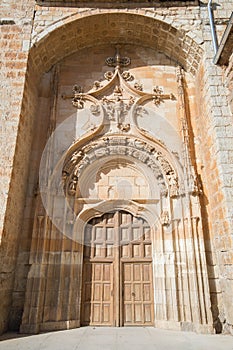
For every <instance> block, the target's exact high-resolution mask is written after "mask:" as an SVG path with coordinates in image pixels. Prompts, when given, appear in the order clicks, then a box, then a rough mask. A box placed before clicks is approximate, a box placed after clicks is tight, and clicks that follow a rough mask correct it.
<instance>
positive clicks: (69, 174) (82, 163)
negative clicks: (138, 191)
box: [62, 136, 179, 197]
mask: <svg viewBox="0 0 233 350" xmlns="http://www.w3.org/2000/svg"><path fill="white" fill-rule="evenodd" d="M117 155H121V156H126V157H129V158H133V159H134V161H139V162H142V163H144V164H145V165H146V166H147V167H148V168H150V169H151V170H152V172H153V173H154V175H155V178H156V179H157V180H159V182H158V184H159V187H160V190H161V193H162V194H163V195H167V194H168V193H169V195H170V196H171V197H175V196H178V194H179V186H178V177H177V174H176V171H175V169H174V168H173V166H172V165H171V164H170V162H169V161H168V160H167V159H166V158H165V156H164V155H163V154H162V152H161V151H158V150H156V149H155V148H154V147H153V146H152V145H150V144H149V143H147V142H145V141H143V140H141V139H138V138H134V137H122V136H118V137H117V136H108V137H102V138H100V139H97V140H96V141H94V142H92V143H90V144H88V145H87V146H84V147H83V148H82V149H81V150H77V151H75V152H74V153H73V154H72V155H71V156H70V157H69V159H68V160H67V161H66V162H65V165H64V167H63V171H62V173H63V181H64V189H65V193H66V194H67V195H75V191H76V186H77V183H78V179H79V178H80V177H81V175H82V172H83V171H84V170H85V169H86V168H87V167H88V166H89V165H90V164H92V163H93V162H95V161H97V160H98V159H100V158H103V157H114V156H117Z"/></svg>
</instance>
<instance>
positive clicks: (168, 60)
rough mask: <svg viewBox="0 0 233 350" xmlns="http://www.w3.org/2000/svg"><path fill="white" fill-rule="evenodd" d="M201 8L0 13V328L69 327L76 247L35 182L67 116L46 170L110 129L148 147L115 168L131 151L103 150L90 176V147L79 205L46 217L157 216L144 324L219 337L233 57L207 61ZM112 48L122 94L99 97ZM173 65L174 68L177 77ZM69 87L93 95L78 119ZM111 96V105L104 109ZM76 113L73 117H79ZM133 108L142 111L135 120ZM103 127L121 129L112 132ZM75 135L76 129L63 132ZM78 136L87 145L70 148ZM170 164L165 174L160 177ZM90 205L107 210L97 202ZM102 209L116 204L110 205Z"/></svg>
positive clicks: (226, 287)
mask: <svg viewBox="0 0 233 350" xmlns="http://www.w3.org/2000/svg"><path fill="white" fill-rule="evenodd" d="M207 2H208V1H207V0H206V1H203V2H202V3H203V4H201V5H200V6H199V2H195V1H194V2H185V4H184V2H179V1H176V2H169V4H168V3H167V4H166V3H165V2H163V3H162V4H161V5H160V4H156V5H155V6H154V5H153V7H152V6H150V4H147V5H146V6H145V7H143V5H142V7H140V4H139V2H138V1H137V4H136V6H134V5H133V4H129V5H126V4H125V3H124V6H123V7H121V6H114V5H113V4H111V2H109V3H107V4H106V5H105V6H103V7H101V5H100V3H98V5H96V3H95V2H93V6H92V8H86V5H85V4H84V2H83V4H82V5H79V6H78V7H76V6H75V2H74V6H66V5H65V4H64V2H63V3H62V2H59V3H56V4H55V6H48V2H45V3H44V4H42V3H40V2H37V3H36V4H35V2H34V1H32V0H28V1H26V2H24V4H23V5H21V4H20V5H19V4H16V3H15V2H14V1H11V0H8V1H5V2H3V3H2V4H1V16H2V18H1V21H0V31H1V34H2V35H1V62H2V68H1V85H2V89H1V90H2V98H1V100H2V104H1V110H0V112H1V115H2V116H3V117H2V121H1V124H0V126H1V142H2V145H1V150H2V152H1V158H0V159H1V209H0V227H1V229H2V233H1V235H0V237H1V246H0V257H1V259H0V261H1V267H0V282H1V300H2V302H1V306H0V332H3V331H5V330H7V329H8V328H10V329H18V328H19V326H20V324H22V328H21V329H22V330H23V331H25V332H38V331H40V330H41V331H43V330H50V329H64V328H67V327H68V326H67V325H68V323H69V327H78V326H79V325H80V300H81V296H80V293H81V281H82V279H81V271H82V248H81V245H80V242H77V241H75V239H74V240H72V239H70V237H64V235H62V234H61V233H60V232H59V230H58V229H57V228H56V225H53V224H52V222H51V220H50V219H49V217H48V216H47V214H46V212H45V210H44V208H43V204H42V203H41V200H40V197H41V195H40V194H39V192H40V188H39V183H38V181H39V167H40V160H41V156H42V153H43V151H44V148H45V145H46V142H47V140H48V137H49V135H51V133H52V131H54V130H55V129H56V128H57V127H58V126H59V125H61V124H62V123H63V122H64V121H65V120H66V119H67V118H71V121H70V122H69V123H68V124H67V125H66V126H65V130H63V131H62V130H61V133H60V134H59V138H58V140H57V144H56V145H55V146H54V147H55V148H54V149H52V148H51V149H49V152H50V153H49V155H50V156H49V157H50V160H49V162H52V160H51V159H53V162H54V164H55V163H56V162H57V161H58V159H59V158H60V157H61V156H62V154H65V155H67V157H68V156H69V157H70V156H71V155H72V151H74V150H75V147H77V149H78V150H79V148H80V149H85V147H83V146H84V145H85V146H87V145H88V144H89V145H90V146H91V142H93V139H94V142H95V140H96V139H97V138H100V136H101V137H102V138H103V137H109V134H108V133H110V134H111V133H113V134H114V133H115V135H117V136H118V140H119V143H121V141H120V138H121V139H122V135H124V137H128V136H127V135H130V137H131V139H134V140H135V138H138V139H140V140H142V141H140V142H142V143H143V142H145V140H147V143H146V145H147V146H146V147H147V151H146V152H145V151H143V152H144V153H143V152H142V151H141V150H140V149H139V148H140V147H141V144H140V142H139V143H138V145H137V147H136V146H135V152H136V151H137V153H135V155H134V157H131V158H130V159H131V160H130V161H126V160H125V161H124V162H123V161H122V159H126V155H128V156H129V155H130V152H131V156H132V147H131V146H130V147H131V148H130V147H129V146H128V148H127V147H126V146H124V147H122V146H120V144H119V145H118V146H117V147H115V146H114V145H113V146H111V147H112V148H111V147H110V146H109V145H108V148H107V147H106V148H107V149H108V150H112V151H111V152H110V153H111V154H110V156H109V158H108V161H107V162H105V163H103V166H102V167H101V166H98V170H97V168H96V167H97V161H96V159H100V158H101V152H102V153H103V149H104V148H99V149H98V152H99V153H98V152H97V150H96V149H95V148H94V152H95V158H92V162H90V164H91V163H92V166H91V167H87V169H89V170H85V171H86V173H85V172H83V174H85V176H86V178H85V176H84V180H83V183H82V186H83V187H82V188H79V189H78V187H77V183H78V182H77V179H75V181H76V183H75V181H73V180H72V181H73V183H72V186H73V187H72V188H71V190H72V191H73V194H74V195H75V196H76V197H77V198H76V197H74V198H75V200H74V199H70V198H69V199H68V201H67V202H64V203H63V202H62V204H61V203H60V204H59V208H58V209H57V208H55V205H54V208H55V209H52V211H53V212H54V213H56V215H57V218H56V220H63V219H61V217H60V215H62V213H65V212H66V211H67V205H68V206H69V205H71V206H72V205H74V211H75V214H76V215H77V216H78V215H79V214H80V213H81V214H82V215H83V216H81V217H84V218H85V220H87V218H91V215H97V211H98V210H97V209H94V204H95V205H97V207H98V208H99V210H100V211H101V210H103V211H109V210H110V208H112V209H114V208H115V209H122V207H121V205H120V202H119V200H123V199H124V200H132V203H131V204H130V205H129V203H127V205H126V204H125V206H126V207H125V208H127V209H128V210H129V211H130V210H132V212H133V213H134V214H135V215H136V213H140V211H141V212H143V210H144V209H143V208H144V207H143V206H147V207H148V208H152V209H150V210H149V211H151V212H152V213H153V215H152V217H153V216H154V217H156V218H157V219H158V220H160V226H159V228H158V230H157V231H156V233H155V238H154V243H153V244H154V248H153V249H154V250H153V263H154V273H155V276H154V279H155V291H154V296H155V304H156V312H155V317H156V319H155V324H156V325H159V324H160V325H161V327H167V328H176V329H183V330H197V331H201V328H202V331H206V332H209V331H211V329H212V324H214V327H215V329H216V330H217V331H218V332H219V331H220V330H221V328H224V330H225V331H231V329H232V324H233V320H232V315H233V310H232V305H233V302H232V271H233V266H232V264H233V258H232V215H233V213H232V204H233V197H232V186H233V181H232V172H233V169H232V166H231V163H232V158H233V154H232V150H233V149H232V145H233V142H232V139H233V123H232V121H233V118H232V111H233V102H232V101H233V94H232V91H233V74H232V65H233V55H229V65H228V66H227V67H220V66H215V65H214V64H213V62H212V60H213V49H212V44H211V36H210V30H209V21H208V15H207V9H206V6H205V5H206V4H207ZM49 3H52V2H49ZM219 3H220V5H221V6H217V7H216V9H215V10H214V13H215V19H216V23H217V34H218V35H219V36H220V35H222V33H223V32H224V29H225V27H226V25H227V20H228V19H229V17H230V14H231V11H232V2H231V1H223V0H221V1H219ZM82 6H83V7H82ZM127 6H128V8H127V9H126V7H127ZM116 44H121V54H122V56H124V57H130V59H131V65H130V66H129V67H127V71H128V72H129V74H128V73H127V74H125V78H124V79H125V81H126V83H127V84H128V87H127V88H125V87H124V91H123V93H122V91H120V90H119V86H117V87H116V86H115V92H114V91H113V83H111V84H112V85H111V84H110V85H109V88H108V89H107V88H106V89H105V88H104V86H105V85H106V86H108V85H107V84H108V83H109V81H110V80H108V79H107V81H106V79H105V78H104V77H106V76H108V77H110V75H111V74H110V75H109V73H108V72H109V71H111V72H114V68H113V67H108V66H107V64H106V63H105V59H106V58H107V57H111V56H114V52H115V45H116ZM177 65H179V66H181V67H183V69H184V70H185V73H184V74H183V73H182V74H181V75H182V77H181V75H179V74H180V73H177V69H176V66H177ZM122 70H123V71H126V68H123V67H122ZM180 72H181V71H180ZM106 74H107V75H106ZM122 77H123V76H122ZM109 79H111V77H110V78H109ZM120 79H121V78H119V81H118V85H121V82H120ZM122 79H123V78H122ZM127 79H128V80H127ZM130 79H131V80H130ZM75 84H78V85H80V86H82V88H83V91H84V92H87V91H89V90H90V89H91V88H93V91H94V93H92V94H90V96H92V97H91V98H92V99H91V98H90V99H89V100H88V99H87V101H84V102H85V103H86V105H85V106H86V107H87V109H88V110H90V111H92V112H93V111H94V113H93V114H92V117H91V118H90V119H88V120H87V119H85V118H86V116H85V115H84V114H83V115H82V111H81V109H82V106H83V104H82V103H83V100H82V99H83V97H82V96H81V95H80V94H79V92H77V90H76V93H77V96H76V98H77V100H76V101H75V102H76V103H74V104H73V105H72V103H71V100H70V99H68V98H67V99H64V96H65V95H67V96H69V95H72V88H73V86H74V85H75ZM104 84H105V85H104ZM102 85H103V86H102ZM93 86H94V87H93ZM101 86H102V87H103V90H100V92H98V89H99V88H101ZM160 87H163V94H164V95H166V94H168V95H169V94H172V95H173V96H174V99H173V98H171V99H166V98H164V99H162V100H161V99H160V98H159V97H158V96H157V95H156V96H154V97H153V96H152V97H153V98H151V100H149V97H148V96H149V95H148V96H147V97H145V96H146V95H143V94H144V93H145V94H146V93H147V94H152V92H153V89H155V90H154V95H155V94H156V93H158V91H160V90H159V88H160ZM117 88H118V90H117ZM130 89H131V90H130ZM93 91H92V92H93ZM130 91H131V92H130ZM156 91H157V92H156ZM155 92H156V93H155ZM130 94H131V95H130ZM152 95H153V94H152ZM62 96H63V97H62ZM116 96H118V100H117V98H116ZM119 96H121V97H120V98H119ZM140 96H141V100H140V99H139V97H140ZM143 96H144V97H143ZM72 97H74V96H72ZM93 98H95V99H96V100H98V101H99V102H98V103H100V105H101V104H102V107H103V106H104V108H105V109H103V110H104V111H105V113H106V111H108V119H105V123H104V128H103V129H101V130H102V131H101V132H102V134H101V133H100V128H99V129H98V126H99V125H98V123H100V120H101V118H102V117H99V116H98V110H97V109H94V110H93V107H91V106H92V104H93V101H94V99H93ZM103 98H106V99H105V100H103ZM121 98H122V101H121ZM130 98H132V99H131V100H130ZM143 98H144V100H143ZM107 99H109V100H107ZM133 99H134V100H133ZM137 99H138V101H139V102H138V104H139V105H140V106H141V107H142V108H141V110H140V111H139V109H138V110H137V113H136V114H137V117H130V118H131V119H130V118H129V115H130V111H131V109H130V108H131V102H132V101H134V102H135V101H136V100H137ZM110 100H111V101H110ZM73 101H74V100H73ZM106 101H107V102H106ZM116 101H118V102H119V101H121V102H122V104H120V102H119V104H118V107H114V104H115V102H116ZM123 101H124V102H123ZM125 101H127V102H125ZM129 101H131V102H129ZM95 103H96V102H95ZM140 103H141V104H140ZM74 105H76V107H78V108H79V107H81V109H80V110H78V112H77V110H76V109H75V108H74ZM122 106H123V107H122ZM135 106H136V105H135ZM107 107H108V108H107ZM135 108H136V107H135ZM143 108H149V110H151V111H153V112H149V113H147V114H146V113H144V114H143V111H142V109H143ZM135 110H136V109H135ZM79 116H80V117H79ZM111 116H112V119H113V120H111ZM76 117H77V119H75V118H76ZM72 118H73V119H72ZM114 118H118V119H119V120H120V123H118V124H117V123H115V124H114ZM127 118H128V119H127ZM83 120H84V122H83ZM132 121H133V122H132ZM80 125H81V126H80ZM106 125H110V127H109V128H110V129H109V130H108V127H107V126H106ZM80 127H81V128H83V130H82V132H80V131H77V133H76V134H75V132H74V130H78V128H80ZM111 128H112V129H111ZM144 129H146V132H145V130H144ZM86 132H89V134H88V136H87V139H85V140H83V141H82V142H81V144H80V145H79V141H80V138H81V137H82V136H83V135H84V133H86ZM98 133H99V134H98ZM64 135H65V136H64ZM66 135H68V141H67V140H66V139H65V138H66V137H67V136H66ZM130 137H129V139H130ZM148 140H149V141H148ZM89 142H90V143H89ZM127 142H128V141H127ZM132 142H135V141H132ZM72 143H73V144H72ZM149 146H150V147H151V150H149V151H148V147H149ZM69 147H70V149H69ZM114 147H115V149H114V150H113V148H114ZM156 147H157V148H156ZM123 148H124V149H123ZM152 148H154V149H155V150H156V151H157V152H162V155H163V159H165V161H164V160H163V161H161V159H160V160H159V158H158V159H157V163H156V162H155V161H154V158H155V155H153V157H154V158H153V157H152V155H151V157H148V152H151V154H152V153H153V152H154V150H153V151H152ZM68 149H69V150H68ZM59 152H60V153H59ZM87 154H89V155H90V153H88V151H87ZM106 154H107V153H106ZM117 154H119V159H120V162H119V163H118V164H117V162H116V161H115V160H114V159H115V158H116V155H117ZM158 154H159V153H158ZM111 157H112V158H111ZM137 157H138V162H137V166H135V164H136V160H135V159H136V158H137ZM145 157H146V158H145ZM152 158H153V159H152ZM106 159H107V158H106ZM139 160H140V162H139ZM152 160H153V161H152ZM53 162H52V163H53ZM52 163H51V164H52ZM54 164H53V165H52V166H54ZM99 164H100V163H99ZM162 164H163V165H162ZM169 164H172V167H173V168H172V167H171V168H169V171H168V170H167V172H166V170H165V169H168V168H167V167H168V165H169ZM81 165H82V164H81ZM158 169H160V172H159V170H158ZM171 169H172V171H173V173H171ZM83 171H84V170H83ZM155 173H156V174H157V175H156V176H155ZM175 173H176V176H174V174H175ZM93 174H94V175H93ZM161 174H162V175H161ZM60 175H61V174H60ZM63 175H64V174H63ZM65 175H66V174H65ZM194 175H195V176H196V175H198V181H197V180H196V177H195V176H194ZM87 178H88V181H86V179H87ZM119 179H120V180H121V181H119ZM63 180H64V179H63ZM59 181H60V182H59V183H58V188H57V187H55V188H53V189H52V191H53V192H52V193H53V195H56V196H57V195H59V196H62V195H64V192H63V188H64V187H63V184H62V176H60V179H59ZM177 181H178V182H177ZM177 184H179V187H177V186H178V185H177ZM162 188H163V191H161V189H162ZM171 188H173V192H172V191H171ZM174 188H175V190H174ZM177 188H179V192H177ZM42 190H45V192H46V188H44V187H43V188H42ZM55 190H56V191H58V192H56V191H55ZM72 191H71V192H72ZM78 191H80V192H78ZM42 192H43V191H42ZM161 193H162V194H161ZM199 195H200V196H199ZM182 196H183V197H182ZM72 198H73V197H72ZM50 200H51V198H50ZM98 201H103V202H104V203H105V204H102V207H101V205H99V202H98ZM114 201H115V203H117V204H116V207H114V205H113V206H112V207H111V206H110V203H111V205H112V203H114ZM67 203H68V204H67ZM74 203H75V204H74ZM93 203H94V204H93ZM135 203H136V204H135ZM125 208H124V209H125ZM130 208H131V209H130ZM135 208H137V210H136V209H135ZM181 208H184V209H185V210H187V211H185V214H184V213H183V214H182V213H181ZM187 208H188V209H187ZM88 210H89V211H88ZM88 213H89V214H88ZM54 215H55V214H54ZM137 215H138V214H137ZM53 219H54V218H53ZM73 219H74V218H73V217H72V215H71V216H69V217H67V222H65V223H64V227H63V229H62V230H65V232H66V233H68V232H70V231H69V230H71V229H70V227H71V226H72V223H73V221H72V220H73ZM147 219H148V222H149V221H150V220H149V216H148V218H147ZM150 219H151V216H150ZM83 220H84V219H83ZM85 220H84V221H85ZM56 222H58V221H56ZM57 226H59V225H57ZM79 227H80V230H81V227H82V224H81V223H80V226H79ZM59 229H60V226H59ZM60 230H61V229H60ZM62 230H61V231H62ZM63 232H64V231H63ZM80 232H81V233H82V232H83V231H82V230H81V231H80ZM80 232H79V230H78V231H77V235H78V234H79V233H80ZM81 233H80V234H81ZM77 291H78V292H77ZM74 305H75V307H74ZM210 308H211V310H212V314H211V313H210ZM198 310H199V311H200V312H199V311H198ZM22 314H23V317H22ZM67 322H68V323H67Z"/></svg>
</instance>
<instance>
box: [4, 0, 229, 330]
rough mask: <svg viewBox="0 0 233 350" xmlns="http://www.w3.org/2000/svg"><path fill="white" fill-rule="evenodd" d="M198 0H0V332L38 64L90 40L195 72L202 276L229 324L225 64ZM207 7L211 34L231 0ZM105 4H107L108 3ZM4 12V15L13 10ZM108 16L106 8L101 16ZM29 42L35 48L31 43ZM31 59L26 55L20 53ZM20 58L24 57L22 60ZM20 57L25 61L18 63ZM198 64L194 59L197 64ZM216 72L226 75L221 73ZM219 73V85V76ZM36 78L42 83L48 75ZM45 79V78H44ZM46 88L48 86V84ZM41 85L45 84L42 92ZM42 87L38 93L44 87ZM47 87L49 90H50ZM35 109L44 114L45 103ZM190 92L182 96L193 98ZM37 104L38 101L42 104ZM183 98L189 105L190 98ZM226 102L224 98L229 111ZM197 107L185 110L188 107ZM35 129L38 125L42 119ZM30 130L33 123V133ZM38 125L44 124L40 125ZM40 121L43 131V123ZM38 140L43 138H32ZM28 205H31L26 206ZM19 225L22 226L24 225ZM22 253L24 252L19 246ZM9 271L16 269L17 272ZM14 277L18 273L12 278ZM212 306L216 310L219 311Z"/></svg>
mask: <svg viewBox="0 0 233 350" xmlns="http://www.w3.org/2000/svg"><path fill="white" fill-rule="evenodd" d="M207 2H208V1H207V0H205V1H202V4H201V6H200V7H199V6H197V5H195V6H192V4H190V3H188V6H184V4H182V5H183V6H182V7H178V5H177V7H176V4H173V6H171V7H170V8H166V7H165V6H164V5H163V6H161V7H160V6H156V7H155V8H152V7H148V6H147V7H145V8H142V9H138V4H137V6H135V7H134V6H132V7H130V9H129V10H125V9H124V8H121V9H119V8H114V9H109V8H106V7H105V8H103V9H98V6H97V7H96V8H95V7H94V6H93V7H92V8H91V9H90V8H87V7H83V8H82V7H79V8H75V7H71V6H65V7H64V6H62V7H59V6H48V4H46V3H45V4H44V5H38V4H37V5H36V4H35V2H34V1H32V0H28V1H24V3H23V4H17V3H15V1H11V0H8V1H4V2H2V4H1V16H2V20H1V25H0V31H1V34H2V36H1V61H2V63H3V65H2V69H1V87H2V93H3V96H2V98H1V100H2V101H3V103H2V107H1V108H2V110H1V115H2V116H3V118H2V122H1V130H2V145H3V146H2V148H4V152H2V154H1V212H0V214H1V215H0V227H1V230H2V234H1V235H0V237H1V246H0V256H1V262H2V267H1V268H2V270H1V274H0V277H1V283H2V284H1V295H0V297H1V300H4V302H3V303H1V309H0V315H1V316H0V331H4V330H6V329H7V327H8V314H9V310H10V305H11V304H12V297H11V295H12V290H13V284H14V271H15V263H16V257H17V251H18V239H19V237H21V235H22V237H23V238H24V240H21V242H20V254H19V256H18V263H19V266H20V264H21V265H22V270H21V269H19V270H21V273H22V279H20V278H18V279H16V282H15V286H14V303H13V310H15V311H14V312H15V313H13V314H12V315H14V316H13V317H12V318H11V327H12V328H15V327H18V324H19V321H20V317H21V312H22V300H23V297H24V291H25V283H26V277H25V276H26V273H27V264H28V254H29V250H30V240H31V236H30V230H31V229H32V225H33V223H32V214H31V213H30V214H28V213H29V212H30V210H31V206H32V203H33V191H34V190H33V188H34V187H35V186H36V182H37V175H36V171H37V170H36V169H38V160H37V161H35V162H34V163H33V162H32V164H33V165H32V167H34V168H35V171H34V173H33V176H32V178H31V180H30V181H31V182H30V188H29V189H28V190H27V191H28V198H27V202H26V209H25V218H27V219H28V221H27V220H26V221H25V222H24V226H23V229H22V218H23V210H24V204H25V195H26V185H27V173H28V168H29V165H30V164H31V163H30V159H31V160H33V157H34V155H35V158H37V157H39V154H40V152H41V151H42V148H41V149H40V150H39V151H38V150H37V151H35V153H34V150H33V152H32V153H31V142H32V138H33V137H35V136H36V134H37V133H36V130H35V129H34V126H33V125H34V124H33V123H34V117H35V110H36V106H37V103H38V99H40V101H41V99H45V100H46V99H48V98H49V97H48V96H50V92H49V93H48V94H47V97H45V96H44V95H43V94H44V93H42V95H43V96H41V95H40V92H39V93H38V88H39V80H40V78H41V77H42V75H43V74H44V72H48V71H50V69H51V67H52V66H53V65H54V64H56V63H57V62H58V61H59V60H62V59H63V58H64V57H66V56H68V55H70V54H71V53H74V52H76V51H78V50H81V49H85V48H86V47H91V46H93V45H94V44H96V41H98V43H108V44H111V45H114V44H116V43H118V42H119V41H120V42H123V43H127V42H132V43H135V44H136V43H140V44H141V45H144V46H147V47H153V48H157V49H158V50H164V51H165V53H166V55H167V56H169V57H171V58H172V59H173V60H175V61H177V62H179V63H180V64H181V65H182V66H183V67H184V68H185V69H186V70H187V71H189V72H190V73H191V74H192V75H193V76H195V74H196V73H197V72H198V74H197V80H196V82H197V87H198V88H197V91H196V92H195V95H196V98H197V100H198V101H199V103H198V105H199V106H200V108H199V110H198V111H197V112H192V113H191V119H192V120H190V123H191V126H192V127H193V133H194V141H195V146H193V152H194V155H195V156H196V158H197V169H198V173H199V174H200V177H201V180H202V183H203V190H204V196H203V206H202V208H203V218H204V227H205V229H206V249H207V250H208V251H209V254H207V258H208V259H209V269H210V273H209V277H210V280H211V286H210V287H211V293H212V302H213V309H214V314H215V315H216V317H215V322H216V323H219V320H220V321H221V322H222V323H223V324H224V325H225V326H226V327H225V328H227V327H228V329H230V328H231V325H232V324H233V319H232V315H233V310H232V304H233V303H232V288H233V287H232V261H233V258H232V239H231V235H232V227H231V224H232V209H231V208H232V207H233V205H232V204H233V203H232V201H233V200H232V186H233V183H232V171H233V170H232V167H231V163H232V157H233V155H232V153H233V146H232V135H233V131H232V125H233V124H232V109H233V107H232V93H231V90H232V63H233V58H232V57H231V60H230V64H229V67H228V68H227V69H226V70H225V73H224V70H223V69H222V68H220V67H216V66H214V65H213V64H212V59H213V49H212V43H211V36H210V30H209V21H208V15H207V8H206V4H207ZM217 5H218V6H216V9H215V10H214V14H215V18H216V22H217V33H218V35H219V37H220V36H221V34H222V33H223V31H224V30H225V27H226V24H227V20H228V19H229V17H230V14H231V11H232V1H224V0H221V1H220V0H219V1H218V4H217ZM110 6H111V5H109V7H110ZM12 13H13V14H12ZM110 14H111V15H110ZM33 45H34V46H33ZM30 48H31V50H30V58H29V61H28V53H29V49H30ZM27 61H28V62H27ZM27 63H28V65H27ZM200 63H201V64H200ZM224 74H225V75H224ZM224 77H225V81H226V85H227V86H228V89H227V88H226V87H225V86H224V84H223V82H222V81H223V79H224ZM44 79H45V80H46V79H48V81H50V77H49V75H48V76H47V78H44ZM48 81H47V84H48V85H49V84H50V83H48ZM49 89H50V88H49ZM49 89H48V90H49ZM48 90H47V91H48ZM49 91H51V90H49ZM45 100H44V108H45V110H43V112H42V114H43V113H49V112H48V111H49V110H50V106H49V102H48V101H47V102H45ZM192 100H193V98H190V101H192ZM45 105H46V106H45ZM191 105H192V103H191ZM229 105H230V106H231V112H230V108H229ZM195 108H196V107H193V108H192V111H194V110H195ZM39 125H40V124H37V127H38V128H39V127H40V128H41V130H43V127H42V126H39ZM33 129H34V131H33ZM45 129H46V128H45ZM45 129H44V130H45ZM41 147H42V146H41ZM32 213H33V210H32ZM26 227H27V228H26ZM24 253H25V254H24ZM19 270H17V274H18V273H19V276H21V275H20V272H19ZM20 281H23V282H22V284H20ZM219 312H220V314H219Z"/></svg>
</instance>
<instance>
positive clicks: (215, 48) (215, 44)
mask: <svg viewBox="0 0 233 350" xmlns="http://www.w3.org/2000/svg"><path fill="white" fill-rule="evenodd" d="M207 7H208V13H209V20H210V30H211V35H212V42H213V47H214V54H215V55H216V53H217V51H218V38H217V34H216V29H215V25H214V15H213V7H212V0H209V2H208V5H207Z"/></svg>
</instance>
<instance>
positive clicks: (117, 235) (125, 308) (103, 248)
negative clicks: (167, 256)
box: [81, 211, 154, 326]
mask: <svg viewBox="0 0 233 350" xmlns="http://www.w3.org/2000/svg"><path fill="white" fill-rule="evenodd" d="M151 244H152V237H151V229H150V227H149V225H148V223H147V222H146V221H145V220H144V219H142V218H138V217H135V216H133V215H132V214H130V213H128V212H126V211H115V212H111V213H106V214H104V215H102V216H101V217H98V218H93V219H91V220H90V221H89V222H88V224H87V226H86V229H85V246H84V257H83V258H84V262H83V286H82V307H81V325H92V326H138V325H141V326H151V325H153V324H154V302H153V273H152V254H151V253H152V249H151Z"/></svg>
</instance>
